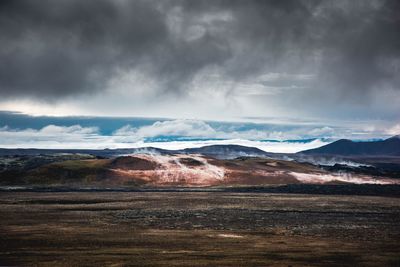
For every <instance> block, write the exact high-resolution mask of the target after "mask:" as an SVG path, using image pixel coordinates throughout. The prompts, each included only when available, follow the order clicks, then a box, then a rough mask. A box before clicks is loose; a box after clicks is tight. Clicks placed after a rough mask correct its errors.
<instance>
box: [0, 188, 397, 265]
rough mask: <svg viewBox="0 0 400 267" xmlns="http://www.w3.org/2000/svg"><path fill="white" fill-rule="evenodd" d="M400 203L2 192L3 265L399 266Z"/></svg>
mask: <svg viewBox="0 0 400 267" xmlns="http://www.w3.org/2000/svg"><path fill="white" fill-rule="evenodd" d="M399 225H400V201H399V198H389V197H369V196H323V195H296V194H262V193H222V192H131V193H123V192H90V193H89V192H69V193H65V192H64V193H57V192H51V193H44V192H36V193H34V192H2V193H0V265H2V266H399V264H400V247H399V241H400V228H399Z"/></svg>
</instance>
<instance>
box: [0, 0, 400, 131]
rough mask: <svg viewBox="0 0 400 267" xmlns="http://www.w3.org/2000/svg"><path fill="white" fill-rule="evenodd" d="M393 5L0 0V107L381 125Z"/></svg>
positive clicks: (387, 125) (390, 111) (396, 10)
mask: <svg viewBox="0 0 400 267" xmlns="http://www.w3.org/2000/svg"><path fill="white" fill-rule="evenodd" d="M399 14H400V1H397V0H392V1H390V0H389V1H383V0H377V1H375V0H370V1H368V0H362V1H357V0H348V1H343V0H331V1H329V0H326V1H300V0H295V1H294V0H293V1H291V0H276V1H268V0H264V1H255V0H254V1H253V0H246V1H239V0H238V1H235V0H231V1H227V0H226V1H222V0H208V1H202V0H196V1H178V0H176V1H174V0H172V1H168V0H159V1H151V0H146V1H127V0H85V1H82V0H65V1H63V0H58V1H53V0H40V1H37V0H36V1H33V0H32V1H29V0H26V1H19V0H9V1H7V0H2V1H0V110H9V111H21V112H24V113H28V114H35V115H37V114H42V115H43V114H48V115H63V116H65V115H99V116H116V115H118V116H144V117H163V118H175V119H177V118H185V119H202V120H230V121H242V120H246V121H253V122H274V123H278V124H279V123H283V124H284V123H288V122H290V123H296V122H298V123H304V122H314V123H318V124H319V125H326V126H332V125H333V126H339V127H341V126H348V125H354V124H357V125H362V127H363V128H362V129H363V130H364V131H365V130H366V129H367V130H368V127H369V129H371V132H374V133H375V132H379V131H381V132H385V133H386V134H388V133H389V132H390V133H391V134H392V133H396V131H398V130H400V30H399V29H400V15H399ZM3 124H4V123H3ZM1 126H3V125H0V127H1ZM360 127H361V126H360ZM396 127H397V128H396ZM396 129H397V130H396Z"/></svg>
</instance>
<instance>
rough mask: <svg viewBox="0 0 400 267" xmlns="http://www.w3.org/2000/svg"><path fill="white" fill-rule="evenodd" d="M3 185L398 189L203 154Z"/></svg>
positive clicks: (361, 177)
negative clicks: (351, 186) (302, 185)
mask: <svg viewBox="0 0 400 267" xmlns="http://www.w3.org/2000/svg"><path fill="white" fill-rule="evenodd" d="M0 178H1V179H0V183H1V185H3V186H10V185H14V186H15V185H19V186H24V185H28V186H33V185H36V186H43V185H46V186H57V185H68V186H77V187H79V186H97V187H110V186H111V187H115V186H123V187H132V186H133V187H137V186H153V187H154V186H156V187H159V186H192V187H204V186H241V185H246V186H251V185H277V184H298V183H305V184H343V183H353V184H365V183H368V184H399V183H400V180H399V179H396V178H392V177H382V176H379V175H370V174H365V173H351V172H335V171H329V170H326V169H322V168H320V167H318V166H316V165H312V164H309V163H304V162H303V163H301V162H296V161H287V160H278V159H269V158H257V157H255V158H254V157H239V158H236V159H216V158H211V157H207V156H203V155H199V154H169V155H161V154H135V155H131V156H121V157H115V158H108V159H75V160H64V161H59V162H53V163H48V164H42V165H39V166H37V167H35V168H31V169H27V170H23V171H19V172H18V171H9V170H7V171H4V172H2V173H0Z"/></svg>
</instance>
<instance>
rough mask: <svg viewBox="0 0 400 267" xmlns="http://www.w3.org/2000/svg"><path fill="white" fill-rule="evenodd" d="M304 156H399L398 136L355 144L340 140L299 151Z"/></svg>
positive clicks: (399, 136)
mask: <svg viewBox="0 0 400 267" xmlns="http://www.w3.org/2000/svg"><path fill="white" fill-rule="evenodd" d="M298 154H306V155H338V156H400V135H396V136H393V137H391V138H388V139H386V140H381V141H369V142H356V141H351V140H348V139H341V140H338V141H336V142H333V143H330V144H328V145H325V146H322V147H319V148H315V149H310V150H305V151H301V152H299V153H298Z"/></svg>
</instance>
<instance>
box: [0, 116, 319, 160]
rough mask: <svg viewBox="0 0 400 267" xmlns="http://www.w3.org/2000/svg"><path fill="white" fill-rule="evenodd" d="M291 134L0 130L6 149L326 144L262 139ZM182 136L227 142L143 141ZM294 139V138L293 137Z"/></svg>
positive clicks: (162, 127)
mask: <svg viewBox="0 0 400 267" xmlns="http://www.w3.org/2000/svg"><path fill="white" fill-rule="evenodd" d="M290 135H291V134H290V133H289V134H287V133H284V132H279V131H277V132H267V131H262V130H255V129H251V130H247V131H226V132H225V131H221V130H219V131H217V130H215V129H213V128H212V127H211V126H210V125H209V124H207V123H206V122H203V121H198V120H173V121H163V122H161V121H159V122H155V123H154V124H152V125H148V126H142V127H140V128H134V127H131V126H129V125H127V126H124V127H122V128H120V129H118V130H117V131H116V132H115V133H113V134H112V135H109V136H105V135H101V134H100V132H99V129H98V128H96V127H82V126H80V125H73V126H56V125H48V126H46V127H43V128H41V129H39V130H36V129H23V130H19V129H10V128H9V127H7V126H4V127H2V128H0V147H3V148H54V149H56V148H66V149H68V148H70V149H71V148H75V149H104V148H141V147H149V146H151V147H158V148H164V149H172V150H174V149H183V148H190V147H201V146H206V145H214V144H221V145H223V144H236V145H243V146H251V147H257V148H259V149H262V150H264V151H268V152H282V153H291V152H298V151H301V150H305V149H310V148H315V147H318V146H322V145H324V144H326V143H325V142H322V141H320V140H315V141H313V142H308V143H293V142H291V143H289V142H263V141H257V140H263V139H283V138H284V137H288V136H290ZM157 136H183V137H201V138H205V139H207V138H221V139H224V140H202V141H169V142H144V141H143V140H144V139H145V138H146V137H147V138H149V137H157ZM292 136H294V135H293V134H292Z"/></svg>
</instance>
